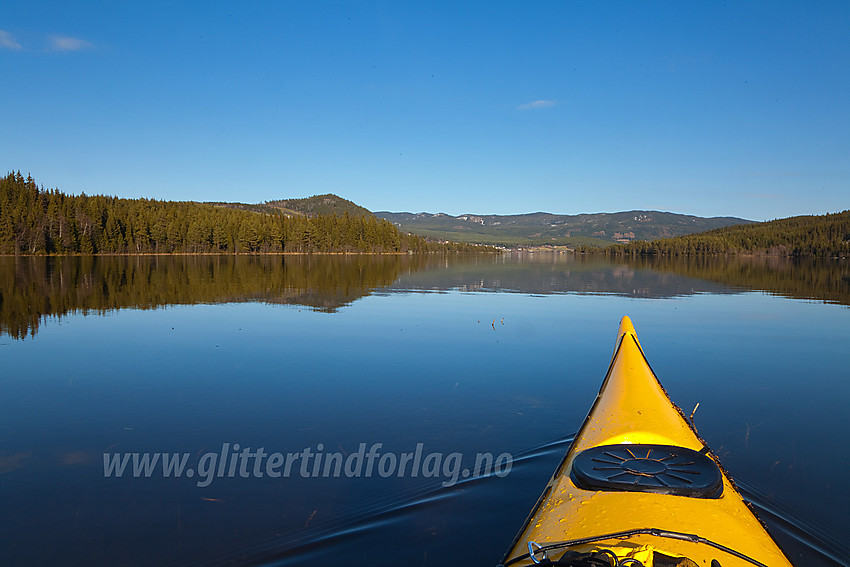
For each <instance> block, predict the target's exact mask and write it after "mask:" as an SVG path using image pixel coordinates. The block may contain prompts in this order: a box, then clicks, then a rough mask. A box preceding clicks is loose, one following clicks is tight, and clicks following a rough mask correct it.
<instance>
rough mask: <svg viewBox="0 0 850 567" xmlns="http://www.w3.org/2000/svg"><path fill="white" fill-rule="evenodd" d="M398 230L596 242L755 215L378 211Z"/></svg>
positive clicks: (462, 237) (679, 231) (510, 242)
mask: <svg viewBox="0 0 850 567" xmlns="http://www.w3.org/2000/svg"><path fill="white" fill-rule="evenodd" d="M375 216H377V217H378V218H383V219H386V220H388V221H390V222H392V223H393V224H395V225H396V226H397V227H398V228H399V229H400V230H402V231H404V232H410V233H412V234H416V235H419V236H425V237H430V238H436V239H440V240H453V241H456V242H477V243H486V244H501V245H506V246H518V245H527V246H533V245H543V244H553V245H567V246H576V245H584V246H589V245H591V246H592V245H598V246H607V245H609V244H612V243H614V242H619V243H628V242H632V241H635V240H655V239H659V238H670V237H674V236H683V235H687V234H693V233H697V232H704V231H706V230H712V229H716V228H723V227H727V226H733V225H740V224H750V223H753V222H755V221H751V220H747V219H741V218H737V217H711V218H705V217H698V216H694V215H682V214H678V213H668V212H662V211H644V210H640V211H623V212H618V213H592V214H578V215H559V214H553V213H544V212H538V213H526V214H518V215H475V214H464V215H457V216H452V215H447V214H445V213H392V212H389V211H379V212H376V213H375Z"/></svg>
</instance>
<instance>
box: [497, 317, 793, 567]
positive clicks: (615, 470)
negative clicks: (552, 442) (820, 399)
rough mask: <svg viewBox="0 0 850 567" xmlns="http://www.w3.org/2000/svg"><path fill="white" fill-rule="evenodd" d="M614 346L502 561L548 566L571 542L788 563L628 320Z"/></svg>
mask: <svg viewBox="0 0 850 567" xmlns="http://www.w3.org/2000/svg"><path fill="white" fill-rule="evenodd" d="M616 345H617V346H616V349H615V352H614V356H613V357H612V360H611V364H610V366H609V369H608V374H607V376H606V377H605V380H604V382H603V384H602V387H601V389H600V391H599V395H598V396H597V398H596V400H595V402H594V403H593V406H592V407H591V409H590V412H589V413H588V415H587V418H586V419H585V421H584V424H583V425H582V427H581V429H580V430H579V433H578V434H577V435H576V438H575V440H574V442H573V444H572V445H571V447H570V450H569V451H568V453H567V455H566V457H565V458H564V460H563V461H562V463H561V465H560V466H559V467H558V469H557V470H556V471H555V474H554V475H553V477H552V479H551V480H550V481H549V484H548V485H547V487H546V490H545V491H544V493H543V495H542V496H541V498H540V500H539V501H538V503H537V505H536V506H535V508H534V509H533V510H532V513H531V515H530V516H529V518H528V519H527V520H526V523H525V525H524V526H523V528H522V530H521V531H520V533H519V534H518V536H517V538H516V539H515V541H514V543H513V545H512V546H511V548H510V550H509V551H508V553H507V554H506V555H505V558H504V559H503V561H502V564H503V565H506V566H507V565H530V564H533V563H538V562H541V561H542V562H543V563H545V562H546V561H545V560H544V557H545V558H548V560H549V561H552V562H554V561H555V560H557V559H558V558H559V557H560V556H561V555H562V554H564V552H565V551H566V550H567V548H569V550H571V551H573V552H581V553H589V552H591V551H593V550H600V549H605V550H609V552H611V553H613V554H615V555H616V556H617V558H618V561H621V560H623V559H626V558H630V559H631V560H634V561H626V563H624V564H626V565H643V566H644V567H653V566H655V567H659V566H661V565H683V566H684V565H692V564H696V565H706V566H714V565H720V566H722V567H734V566H738V565H742V566H743V565H747V566H752V565H768V566H770V567H773V566H789V565H790V563H789V562H788V560H787V558H786V557H785V556H784V555H783V554H782V552H781V551H780V550H779V548H778V547H777V545H776V543H775V542H774V541H773V540H772V539H771V538H770V536H769V535H768V534H767V532H766V531H765V529H764V528H763V526H762V525H761V523H760V522H759V520H758V519H757V518H756V517H755V515H754V514H753V512H752V511H751V510H750V509H749V507H748V506H747V505H746V504H745V503H744V501H743V499H742V498H741V496H740V494H739V493H738V491H737V490H736V489H735V487H734V485H733V484H732V482H731V481H730V479H729V477H728V476H727V475H726V474H725V472H723V470H722V469H721V468H720V467H719V464H718V463H717V460H716V457H714V456H713V455H711V454H710V452H709V449H708V447H707V446H706V445H705V443H704V442H703V441H702V439H700V438H699V436H698V435H697V434H696V432H695V431H694V430H693V428H692V427H691V425H690V424H689V423H688V422H687V420H686V419H685V417H684V415H683V414H682V412H681V410H679V408H678V407H676V406H675V405H674V404H673V403H672V402H671V401H670V398H669V397H668V396H667V393H666V391H665V390H664V388H663V387H662V386H661V384H660V382H659V381H658V379H657V378H656V377H655V374H654V373H653V371H652V369H651V368H650V366H649V363H648V362H647V360H646V357H645V356H644V353H643V350H642V348H641V346H640V343H639V342H638V339H637V335H636V333H635V330H634V327H633V326H632V323H631V321H630V320H629V318H628V317H624V318H623V320H622V321H621V323H620V329H619V332H618V339H617V343H616ZM606 536H607V537H606ZM588 540H589V541H588ZM564 542H573V543H572V544H571V545H568V546H564V545H559V544H562V543H564ZM582 542H583V543H582ZM529 544H531V545H530V546H529ZM547 547H548V548H549V549H548V551H547V549H546V548H547ZM530 550H531V551H534V552H535V553H534V557H533V559H534V561H532V558H531V557H530V556H529V555H530ZM684 558H688V560H690V561H691V562H693V563H689V562H687V560H685V559H684ZM635 561H639V562H640V563H637V562H635ZM577 564H580V563H577ZM589 564H590V563H589ZM611 564H613V562H612V563H611Z"/></svg>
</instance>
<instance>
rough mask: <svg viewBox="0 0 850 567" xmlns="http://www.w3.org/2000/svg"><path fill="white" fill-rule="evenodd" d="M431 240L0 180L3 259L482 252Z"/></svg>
mask: <svg viewBox="0 0 850 567" xmlns="http://www.w3.org/2000/svg"><path fill="white" fill-rule="evenodd" d="M493 250H494V249H492V248H487V247H482V246H476V245H473V244H465V243H453V242H449V243H444V242H435V241H429V240H427V239H425V238H422V237H420V236H415V235H411V234H405V233H402V232H400V231H399V230H398V229H397V228H396V227H395V226H394V225H393V224H392V223H390V222H388V221H386V220H383V219H378V218H376V217H375V216H374V215H349V214H348V213H345V214H343V215H335V214H318V215H313V216H306V215H292V216H288V215H286V214H284V213H282V212H280V213H278V212H271V213H257V212H252V211H245V210H239V209H234V208H227V207H221V206H214V205H209V204H202V203H195V202H175V201H158V200H153V199H122V198H118V197H108V196H103V195H96V196H88V195H85V194H82V195H66V194H64V193H62V192H60V191H58V190H56V189H52V190H45V189H43V188H40V187H39V186H38V185H37V184H36V182H35V180H33V179H32V177H31V176H27V177H26V178H25V177H23V176H22V175H21V173H20V172H16V173H9V174H8V175H6V176H5V177H3V178H0V254H26V255H39V254H174V253H188V254H192V253H194V254H210V253H212V254H218V253H225V254H231V253H235V254H240V253H241V254H250V253H300V254H304V253H384V254H398V253H429V252H487V251H493Z"/></svg>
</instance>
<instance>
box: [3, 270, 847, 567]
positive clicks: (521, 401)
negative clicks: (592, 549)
mask: <svg viewBox="0 0 850 567" xmlns="http://www.w3.org/2000/svg"><path fill="white" fill-rule="evenodd" d="M848 304H850V265H848V262H846V261H833V262H796V263H792V262H790V261H786V260H777V259H772V260H742V259H738V260H718V259H712V260H701V261H697V260H690V261H679V262H675V261H664V262H649V261H641V262H633V263H612V262H608V261H603V260H600V259H583V258H573V257H572V256H560V255H548V254H544V255H534V256H532V255H528V256H521V257H520V256H509V255H506V256H501V257H484V258H445V257H427V258H421V257H369V256H358V257H327V256H313V257H295V256H285V257H284V256H266V257H219V256H214V257H203V256H201V257H130V258H125V257H108V258H91V257H82V258H0V502H2V505H0V522H1V524H0V563H2V564H3V565H47V564H50V565H116V566H117V565H327V564H331V562H342V563H344V564H348V565H398V564H402V565H495V564H497V563H498V561H499V560H500V559H501V557H502V554H503V553H504V551H505V550H506V548H507V547H508V545H509V544H510V542H511V540H512V538H513V536H514V535H515V533H516V531H517V530H518V529H519V528H520V527H521V525H522V523H523V521H524V519H525V517H526V515H527V514H528V512H529V511H530V509H531V507H532V506H533V504H534V502H535V500H536V499H537V497H538V496H539V495H540V493H541V491H542V490H543V488H544V486H545V484H546V482H547V480H548V478H549V476H550V475H551V473H552V471H553V470H554V468H555V466H556V465H557V463H558V462H559V460H560V459H561V457H562V456H563V454H564V453H565V452H566V450H567V448H568V446H569V443H570V440H571V438H572V435H573V434H574V433H575V432H576V431H577V429H578V428H579V426H580V425H581V423H582V420H583V419H584V416H585V414H586V413H587V410H588V409H589V407H590V404H591V402H592V401H593V399H594V397H595V395H596V393H597V391H598V389H599V386H600V384H601V382H602V379H603V377H604V375H605V372H606V369H607V365H608V362H609V359H610V356H611V352H612V349H613V346H614V340H615V335H616V330H617V325H618V322H619V319H620V317H621V316H623V315H626V314H627V315H629V316H631V318H632V320H633V322H634V324H635V327H636V329H637V332H638V335H639V337H640V339H641V343H642V345H643V347H644V350H645V351H646V353H647V356H648V358H649V361H650V362H651V364H652V365H653V368H654V370H655V372H656V373H657V374H658V376H659V378H660V380H661V381H662V383H663V384H664V385H665V386H666V388H667V390H668V392H669V394H670V396H671V397H672V399H673V400H674V401H675V402H676V403H677V404H678V405H679V406H681V407H682V408H683V409H684V410H685V412H686V413H690V411H691V409H692V408H693V407H694V406H695V405H696V404H697V403H699V404H700V405H699V409H698V411H697V413H696V415H695V418H694V419H695V423H696V426H697V428H698V430H699V433H700V434H701V435H702V437H703V438H704V439H706V441H707V442H708V443H709V445H710V446H711V447H712V449H713V450H714V452H715V453H716V454H717V455H718V456H719V457H720V459H721V460H722V462H723V464H724V465H725V466H726V468H727V470H728V471H729V472H730V474H731V475H732V476H733V478H735V480H736V481H737V482H738V484H739V487H740V488H741V490H742V492H743V493H744V495H745V497H746V498H748V499H749V500H750V501H751V502H752V503H753V505H754V507H755V509H756V510H757V511H758V513H759V515H760V517H761V518H762V520H763V521H764V522H765V523H766V524H767V526H768V528H769V529H770V531H771V533H772V534H773V535H774V537H775V538H776V539H777V541H778V542H779V543H780V545H781V546H782V547H783V549H785V550H786V553H787V554H788V555H789V557H791V559H792V561H793V562H794V564H795V565H841V564H844V565H846V564H850V537H848V534H850V513H848V506H847V502H848V501H850V490H848V484H847V473H846V471H847V470H850V450H848V448H847V441H846V436H847V433H848V432H849V431H850V418H848V408H850V364H848V361H850V356H848V353H849V352H850V351H849V350H848V344H850V309H848ZM237 445H238V447H237ZM370 453H371V455H372V456H371V457H370V456H369V455H370ZM133 455H136V456H135V457H134V456H133ZM145 455H147V458H148V459H153V458H156V459H158V460H157V461H156V462H154V463H152V462H151V461H150V460H148V465H149V469H150V470H149V471H148V472H149V473H150V474H145V470H144V468H145V467H144V464H145V463H144V462H143V460H142V459H143V458H144V457H145ZM155 455H156V456H155ZM154 456H155V457H154ZM122 459H123V461H122ZM134 459H135V461H134ZM180 459H183V461H184V464H185V466H184V468H183V469H182V472H181V474H180V475H179V476H178V475H177V472H176V471H177V469H178V468H179V466H180ZM476 460H478V464H479V466H478V467H477V468H478V470H477V471H476ZM164 461H167V463H165V464H167V465H168V466H169V467H171V468H170V473H169V474H168V475H166V473H165V472H164V470H163V464H164ZM287 461H288V464H287ZM122 462H123V463H125V465H126V466H125V468H124V469H123V473H121V474H120V475H119V469H120V467H121V466H122ZM369 463H371V465H370V464H369ZM402 463H404V465H403V466H402ZM487 464H492V466H491V467H490V470H489V472H488V471H487V470H486V469H487V467H486V465H487ZM107 469H109V470H107ZM134 469H136V470H137V472H138V473H139V474H134ZM190 470H191V473H190V472H189V471H190ZM414 473H415V475H414Z"/></svg>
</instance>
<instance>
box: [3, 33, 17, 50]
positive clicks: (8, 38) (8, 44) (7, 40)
mask: <svg viewBox="0 0 850 567" xmlns="http://www.w3.org/2000/svg"><path fill="white" fill-rule="evenodd" d="M0 47H2V48H4V49H21V44H20V43H18V41H17V40H16V39H15V38H14V37H13V36H12V34H10V33H9V32H7V31H3V30H0Z"/></svg>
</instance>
